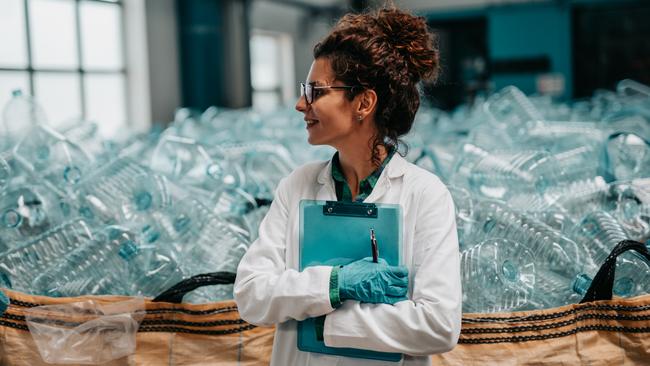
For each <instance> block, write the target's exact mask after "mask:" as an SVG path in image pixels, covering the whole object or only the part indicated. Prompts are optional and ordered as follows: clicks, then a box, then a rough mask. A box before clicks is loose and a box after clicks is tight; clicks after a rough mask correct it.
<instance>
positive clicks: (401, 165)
mask: <svg viewBox="0 0 650 366" xmlns="http://www.w3.org/2000/svg"><path fill="white" fill-rule="evenodd" d="M407 167H408V162H407V161H406V160H405V159H404V158H403V157H402V156H401V155H400V154H398V153H395V154H394V155H393V157H392V158H391V159H390V161H389V162H388V165H386V168H384V171H383V172H382V174H381V176H380V177H379V180H378V181H377V184H376V185H375V188H374V189H373V190H372V193H370V195H369V196H368V197H367V198H366V199H365V200H364V202H375V201H377V200H378V199H379V198H381V196H383V195H384V193H386V192H387V191H388V190H389V189H390V180H391V179H395V178H399V177H401V176H403V175H404V173H405V172H406V169H407ZM317 181H318V183H320V184H321V185H323V187H321V188H320V190H319V191H318V194H317V196H318V198H317V199H321V200H328V199H329V200H336V193H335V192H334V181H333V179H332V160H331V159H330V160H329V162H328V163H327V164H326V165H325V167H324V168H323V169H321V171H320V173H318V178H317ZM332 195H334V197H331V196H332Z"/></svg>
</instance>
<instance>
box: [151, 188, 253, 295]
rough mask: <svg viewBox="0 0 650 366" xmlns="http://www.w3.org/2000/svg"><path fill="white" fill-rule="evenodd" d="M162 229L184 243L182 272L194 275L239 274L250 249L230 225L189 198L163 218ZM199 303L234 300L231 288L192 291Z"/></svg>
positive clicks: (246, 242)
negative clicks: (240, 266)
mask: <svg viewBox="0 0 650 366" xmlns="http://www.w3.org/2000/svg"><path fill="white" fill-rule="evenodd" d="M160 222H161V226H162V227H163V229H164V230H165V231H166V232H167V234H168V235H170V237H172V239H173V240H174V241H175V242H178V243H182V245H183V250H182V254H181V255H182V257H181V258H179V260H180V263H181V266H182V268H183V272H184V273H186V274H188V275H195V274H200V273H206V272H216V271H229V272H236V271H237V265H238V264H239V261H240V260H241V257H242V256H243V255H244V253H245V252H246V250H247V249H248V245H249V241H248V240H247V239H246V237H244V236H242V235H241V234H239V233H237V232H236V231H235V230H233V229H232V228H231V227H230V226H229V224H228V222H227V221H226V220H225V219H224V218H221V217H219V216H216V215H215V214H213V213H212V212H211V211H210V210H209V209H208V208H207V207H205V206H204V205H203V204H202V203H200V202H198V201H196V200H194V199H191V198H188V199H187V200H181V201H178V202H177V204H175V205H174V206H173V207H171V208H170V209H169V214H168V215H165V216H162V217H161V221H160ZM192 296H194V298H195V299H196V300H199V299H209V300H210V301H219V300H224V299H232V286H218V287H216V288H212V287H210V288H207V289H199V290H197V291H193V293H192Z"/></svg>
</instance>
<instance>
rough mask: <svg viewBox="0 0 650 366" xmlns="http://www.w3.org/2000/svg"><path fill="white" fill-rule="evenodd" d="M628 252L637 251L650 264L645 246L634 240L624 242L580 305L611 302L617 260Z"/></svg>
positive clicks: (612, 255) (615, 249) (617, 246)
mask: <svg viewBox="0 0 650 366" xmlns="http://www.w3.org/2000/svg"><path fill="white" fill-rule="evenodd" d="M628 250H636V251H637V252H639V254H641V255H642V256H643V257H645V258H646V259H647V260H648V261H649V262H650V253H648V248H646V246H645V244H643V243H640V242H638V241H634V240H623V241H621V242H620V243H618V244H617V245H616V247H614V249H613V250H612V252H611V253H610V254H609V256H608V257H607V259H606V260H605V263H603V265H602V266H601V267H600V269H599V270H598V273H596V276H595V277H594V280H593V281H592V282H591V286H589V290H587V293H586V294H585V297H584V298H583V299H582V301H580V303H581V304H582V303H585V302H589V301H597V300H611V299H612V290H613V288H614V277H615V275H616V258H618V256H619V255H621V254H623V253H625V252H627V251H628Z"/></svg>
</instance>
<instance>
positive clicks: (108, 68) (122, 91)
mask: <svg viewBox="0 0 650 366" xmlns="http://www.w3.org/2000/svg"><path fill="white" fill-rule="evenodd" d="M379 2H381V1H375V2H373V1H344V0H313V1H307V0H304V1H302V0H250V1H172V0H156V1H146V0H142V1H139V0H133V1H81V2H75V1H42V2H40V1H27V2H25V1H23V0H11V1H7V2H6V3H5V4H4V5H3V7H5V9H3V12H2V13H3V15H2V17H3V19H2V24H4V26H3V32H2V34H3V44H5V45H6V46H5V47H3V49H2V52H3V57H2V59H0V63H1V64H0V86H1V87H2V90H1V93H0V95H2V99H1V100H0V104H3V105H4V103H6V101H7V100H8V99H9V97H10V92H11V90H13V89H15V88H22V89H24V90H25V91H26V92H28V93H30V94H33V95H35V96H37V98H39V100H40V101H41V103H44V104H45V105H46V106H47V107H49V108H46V109H50V114H52V119H53V120H64V119H68V118H75V117H83V118H100V119H106V120H113V121H115V120H118V121H120V122H112V123H118V124H128V125H130V126H134V127H136V128H139V129H143V128H146V127H147V126H150V125H151V123H154V122H155V123H162V124H166V123H168V122H169V121H171V120H172V117H173V112H174V110H175V109H176V108H178V107H180V106H187V107H193V108H198V109H205V108H207V107H209V106H212V105H216V106H224V107H231V108H241V107H249V106H254V107H256V108H272V107H273V106H276V105H280V104H286V105H288V104H292V103H293V102H294V101H295V100H296V97H297V93H298V90H297V87H296V86H295V85H296V83H297V82H299V81H300V80H302V79H303V78H304V77H305V76H306V74H307V71H308V70H309V65H310V64H311V60H312V54H311V51H312V48H313V46H314V44H315V43H316V42H317V41H318V40H319V39H320V38H322V37H323V36H324V35H325V34H326V33H327V31H328V29H329V27H331V25H332V24H333V23H334V22H335V20H336V19H337V18H338V17H340V16H341V15H342V14H344V13H345V12H347V11H350V10H357V11H358V10H360V9H365V8H368V7H371V6H373V5H376V3H379ZM396 4H397V5H398V6H403V7H405V8H407V9H411V10H412V11H414V12H415V13H417V14H418V15H422V16H424V17H426V18H427V20H428V22H429V24H430V25H431V27H432V28H433V29H434V30H435V31H436V32H437V34H438V38H439V42H440V48H441V52H442V57H443V72H442V73H441V77H440V79H439V81H438V82H437V83H436V85H435V86H429V87H428V88H427V90H428V96H429V99H430V100H431V101H432V102H433V104H434V105H435V106H439V107H441V108H443V109H445V110H451V109H453V108H454V107H455V106H457V105H459V104H461V103H463V102H466V101H468V100H470V99H471V98H472V96H473V95H475V94H476V93H486V92H489V91H494V90H499V89H501V88H502V87H504V86H507V85H516V86H517V87H519V88H520V89H521V90H522V91H524V92H525V93H527V94H530V93H544V94H549V95H552V96H553V97H556V98H560V99H562V100H574V99H578V98H584V97H588V96H590V95H591V94H592V93H593V91H594V90H597V89H599V88H612V87H613V85H614V84H615V83H616V82H617V81H619V80H622V79H624V78H630V79H634V80H638V81H639V82H641V83H646V84H647V83H648V82H649V81H650V76H649V75H648V69H650V68H649V67H648V58H649V56H648V52H649V51H648V49H649V48H650V47H648V44H647V42H648V39H650V37H648V36H649V33H650V30H649V29H648V25H647V22H645V21H644V20H645V19H647V17H648V15H650V13H649V12H650V9H649V8H648V4H647V3H645V2H644V1H627V0H624V1H616V2H612V1H599V0H573V1H568V0H566V1H561V0H557V1H545V0H514V1H502V0H463V1H416V0H404V1H397V2H396ZM48 11H52V12H57V13H58V14H60V18H59V19H58V20H57V22H60V23H56V24H61V26H56V24H55V23H48V22H50V20H49V19H50V18H49V16H48V15H47V14H45V13H46V12H48ZM85 14H87V15H85ZM41 18H43V20H41ZM100 18H101V22H100ZM95 28H96V30H95ZM93 32H96V33H93ZM86 35H87V36H86ZM99 42H102V44H103V45H105V47H101V49H100V47H97V44H98V43H99ZM40 47H43V50H42V51H41V49H40ZM48 52H49V53H50V54H48ZM86 52H88V54H87V55H86ZM39 54H42V55H43V56H40V57H39ZM86 56H88V57H94V58H96V65H93V64H92V63H93V62H95V61H90V60H88V61H84V60H85V59H84V57H86ZM50 57H51V60H48V58H50ZM43 58H44V59H43ZM39 59H41V60H39ZM271 70H273V71H272V72H270V71H271ZM41 73H42V74H41ZM95 73H96V74H97V75H99V74H102V75H105V76H108V75H109V74H110V75H113V77H112V78H107V79H105V82H106V83H108V84H110V85H111V86H112V89H111V95H110V97H111V98H114V100H115V103H117V104H115V105H116V106H119V107H117V108H109V109H110V110H109V109H107V110H100V109H99V107H96V106H95V104H96V103H95V102H94V101H93V98H95V96H90V95H86V94H85V93H87V92H90V93H93V92H92V91H86V89H88V87H87V86H86V84H91V83H93V81H91V80H92V76H93V75H94V74H95ZM39 75H42V76H45V78H44V79H43V78H42V77H40V76H39ZM50 75H51V76H52V77H54V78H55V79H52V81H50V82H48V81H47V80H48V76H50ZM269 75H273V77H271V76H269ZM57 77H58V78H59V79H61V80H63V83H64V84H61V85H60V86H59V87H58V88H62V87H63V85H65V88H66V89H65V90H66V92H65V93H64V92H63V90H61V93H57V92H54V91H53V90H52V89H58V88H52V87H51V86H49V85H51V83H55V81H54V80H56V78H57ZM85 77H90V80H89V81H86V79H84V78H85ZM39 80H43V84H41V83H39ZM97 82H99V83H101V81H97ZM39 85H42V86H41V90H40V91H39ZM90 89H91V90H92V87H90ZM82 90H83V91H82ZM39 94H40V95H39ZM54 94H58V95H59V97H61V95H63V94H67V95H70V96H74V97H71V98H66V99H68V100H67V102H66V103H59V101H57V99H56V96H55V95H54ZM107 96H108V95H107ZM96 97H99V98H101V96H100V95H97V96H96ZM89 104H90V105H89ZM55 106H56V107H55ZM101 115H103V116H105V117H99V116H101ZM127 121H128V122H127ZM55 123H57V122H55ZM107 123H109V122H107ZM108 129H109V128H108V127H107V128H106V130H107V131H108ZM111 130H112V131H115V129H114V128H112V129H111Z"/></svg>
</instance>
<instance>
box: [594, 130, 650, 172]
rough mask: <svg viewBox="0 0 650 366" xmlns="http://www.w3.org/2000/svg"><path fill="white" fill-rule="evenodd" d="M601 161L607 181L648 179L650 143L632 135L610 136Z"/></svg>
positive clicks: (619, 134) (617, 134)
mask: <svg viewBox="0 0 650 366" xmlns="http://www.w3.org/2000/svg"><path fill="white" fill-rule="evenodd" d="M603 160H604V161H603V169H604V176H605V179H607V180H608V181H612V180H629V179H634V178H647V177H650V142H648V141H647V140H645V139H644V138H642V137H640V136H637V135H635V134H633V133H625V132H622V133H621V132H619V133H615V134H612V135H610V136H609V138H608V139H607V141H606V142H605V153H604V155H603Z"/></svg>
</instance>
